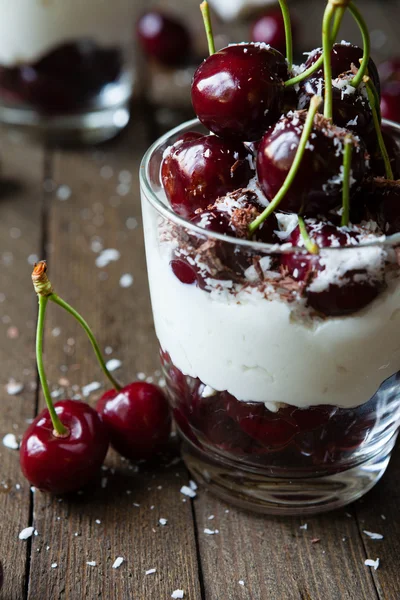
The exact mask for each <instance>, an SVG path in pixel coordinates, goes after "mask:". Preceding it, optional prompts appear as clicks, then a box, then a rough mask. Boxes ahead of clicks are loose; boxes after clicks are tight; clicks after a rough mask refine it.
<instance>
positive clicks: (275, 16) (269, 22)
mask: <svg viewBox="0 0 400 600" xmlns="http://www.w3.org/2000/svg"><path fill="white" fill-rule="evenodd" d="M250 35H251V40H252V41H253V42H261V43H264V44H268V45H269V46H272V47H273V48H275V49H276V50H279V52H281V53H282V54H285V52H286V35H285V26H284V23H283V17H282V11H281V10H280V8H277V9H272V10H269V11H268V12H266V13H263V14H262V15H260V16H259V17H258V19H257V20H256V21H254V23H253V24H252V26H251V34H250ZM292 37H293V42H294V43H295V37H296V28H295V27H294V25H293V19H292Z"/></svg>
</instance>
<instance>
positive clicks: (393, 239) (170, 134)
mask: <svg viewBox="0 0 400 600" xmlns="http://www.w3.org/2000/svg"><path fill="white" fill-rule="evenodd" d="M382 124H383V125H387V126H389V127H390V128H392V129H394V130H395V131H396V132H397V133H398V135H399V137H400V124H399V123H396V122H395V121H389V120H388V119H382ZM199 126H202V127H203V125H202V124H201V123H200V121H199V120H198V119H197V118H195V119H190V120H189V121H185V122H183V123H181V124H180V125H178V126H177V127H174V128H173V129H170V130H168V131H167V132H166V133H164V134H163V135H162V136H160V137H159V138H157V139H156V140H155V142H153V143H152V144H151V146H150V147H149V148H148V149H147V150H146V152H145V154H144V156H143V158H142V161H141V163H140V170H139V182H140V187H141V188H143V189H144V190H145V192H146V199H147V200H148V201H149V202H150V204H151V205H152V206H153V207H154V208H155V209H156V210H157V212H158V213H159V214H161V215H162V216H163V217H164V218H166V219H168V220H169V221H172V222H173V223H175V224H176V225H179V226H180V227H184V228H185V229H188V230H189V231H191V232H193V233H194V234H196V235H198V236H202V237H207V238H213V239H217V240H220V241H222V242H225V243H228V244H234V245H235V246H241V247H242V248H244V249H245V248H247V249H252V250H261V251H263V253H264V254H267V253H269V254H272V253H274V254H288V253H296V252H302V253H303V254H308V252H307V250H306V248H304V246H299V247H295V246H291V247H290V248H289V247H288V248H284V247H282V246H284V245H285V244H288V242H285V241H283V242H281V243H275V244H267V243H265V242H255V241H252V240H245V239H242V238H234V237H231V236H229V235H224V234H222V233H217V232H214V231H208V230H206V229H204V228H202V227H199V226H198V225H195V224H194V223H191V222H190V221H188V220H187V219H185V218H184V217H181V216H180V215H178V214H176V213H175V212H174V211H173V210H172V208H171V207H170V206H168V205H166V204H164V202H162V201H161V199H160V198H159V197H158V195H157V193H156V192H155V191H154V190H153V187H152V185H151V182H150V178H149V166H150V161H151V159H152V157H153V155H154V154H155V153H156V151H157V150H159V149H161V148H162V147H163V146H165V145H166V144H167V143H168V141H169V140H170V139H171V138H174V137H178V135H179V134H180V133H182V132H183V131H184V130H188V129H191V128H193V127H199ZM285 214H289V213H285ZM380 237H382V236H380ZM397 244H400V232H399V233H393V234H392V235H389V236H385V239H384V240H382V239H379V238H378V239H376V240H372V241H370V242H368V243H365V244H364V243H361V244H360V243H358V244H355V245H354V246H330V247H327V248H321V250H324V252H325V251H329V252H331V251H336V252H340V251H341V250H350V249H360V248H371V247H382V246H389V247H393V246H395V245H397Z"/></svg>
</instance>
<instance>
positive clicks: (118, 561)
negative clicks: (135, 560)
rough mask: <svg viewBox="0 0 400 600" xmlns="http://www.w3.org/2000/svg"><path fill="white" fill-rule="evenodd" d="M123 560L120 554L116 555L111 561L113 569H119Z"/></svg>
mask: <svg viewBox="0 0 400 600" xmlns="http://www.w3.org/2000/svg"><path fill="white" fill-rule="evenodd" d="M123 562H124V559H123V558H122V556H118V557H117V558H116V559H115V560H114V562H113V566H112V568H113V569H119V567H120V566H121V565H122V563H123Z"/></svg>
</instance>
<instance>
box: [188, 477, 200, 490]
mask: <svg viewBox="0 0 400 600" xmlns="http://www.w3.org/2000/svg"><path fill="white" fill-rule="evenodd" d="M189 485H190V487H191V489H192V490H194V491H196V490H197V487H198V486H197V483H196V482H195V481H193V480H192V479H191V480H190V481H189Z"/></svg>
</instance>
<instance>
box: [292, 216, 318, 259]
mask: <svg viewBox="0 0 400 600" xmlns="http://www.w3.org/2000/svg"><path fill="white" fill-rule="evenodd" d="M297 218H298V221H299V229H300V233H301V237H302V238H303V242H304V246H305V247H306V249H307V250H308V252H309V253H310V254H319V247H318V245H317V244H316V243H315V242H313V241H312V239H311V238H310V236H309V235H308V231H307V227H306V224H305V222H304V219H303V217H301V216H300V215H297Z"/></svg>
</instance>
